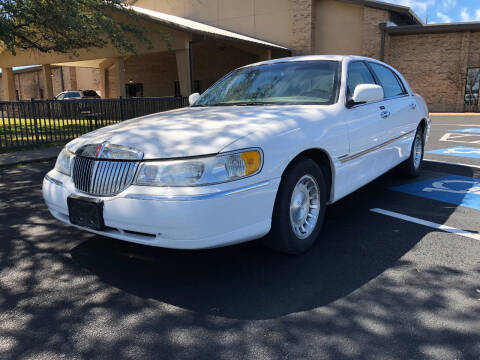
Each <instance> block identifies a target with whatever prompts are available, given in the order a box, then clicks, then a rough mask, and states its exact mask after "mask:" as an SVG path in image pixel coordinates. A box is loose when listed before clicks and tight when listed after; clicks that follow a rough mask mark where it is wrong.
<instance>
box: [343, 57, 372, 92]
mask: <svg viewBox="0 0 480 360" xmlns="http://www.w3.org/2000/svg"><path fill="white" fill-rule="evenodd" d="M360 84H375V79H374V78H373V75H372V73H371V72H370V70H368V67H367V65H365V63H363V62H361V61H356V62H353V63H351V64H350V65H349V66H348V73H347V92H348V96H349V97H350V96H353V93H354V92H355V88H356V87H357V85H360Z"/></svg>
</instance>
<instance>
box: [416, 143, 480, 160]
mask: <svg viewBox="0 0 480 360" xmlns="http://www.w3.org/2000/svg"><path fill="white" fill-rule="evenodd" d="M425 152H426V153H427V154H438V155H447V156H458V157H465V158H474V159H480V148H476V147H467V146H456V147H451V148H444V149H437V150H430V151H425Z"/></svg>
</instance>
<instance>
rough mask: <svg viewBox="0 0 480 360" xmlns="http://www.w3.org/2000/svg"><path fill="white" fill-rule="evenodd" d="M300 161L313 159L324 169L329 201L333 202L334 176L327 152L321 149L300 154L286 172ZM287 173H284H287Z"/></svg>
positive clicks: (291, 162)
mask: <svg viewBox="0 0 480 360" xmlns="http://www.w3.org/2000/svg"><path fill="white" fill-rule="evenodd" d="M300 159H312V160H313V161H315V162H316V163H317V164H318V165H319V166H320V168H321V169H322V172H323V175H324V176H325V182H326V185H327V192H328V194H329V200H331V199H332V193H331V190H332V178H333V174H332V164H331V162H330V157H329V156H328V154H327V153H326V152H325V151H323V150H320V149H308V150H305V151H303V152H301V153H300V154H298V155H297V156H296V157H295V158H294V159H293V160H292V161H290V163H289V164H288V166H287V167H286V168H285V171H286V169H288V168H289V167H290V166H291V165H292V164H294V163H295V162H297V161H298V160H300ZM285 171H284V172H283V173H285Z"/></svg>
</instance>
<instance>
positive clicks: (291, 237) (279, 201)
mask: <svg viewBox="0 0 480 360" xmlns="http://www.w3.org/2000/svg"><path fill="white" fill-rule="evenodd" d="M304 175H311V176H313V177H314V179H315V181H316V182H317V185H318V188H319V191H320V201H319V214H318V219H317V223H316V225H315V229H314V230H313V232H312V233H311V234H310V236H308V237H307V238H305V239H300V238H298V237H297V236H296V235H295V233H294V232H293V229H292V227H291V224H290V201H291V197H292V193H293V189H294V188H295V185H296V184H297V182H298V181H299V180H300V179H301V178H302V177H303V176H304ZM327 197H328V194H327V190H326V185H325V180H324V174H323V171H322V169H321V167H320V166H319V165H318V164H317V163H316V162H315V161H313V160H311V159H301V160H298V161H297V162H296V163H294V164H292V165H291V166H290V167H289V168H288V169H287V171H286V172H285V173H284V175H283V177H282V181H281V182H280V186H279V189H278V192H277V198H276V200H275V206H274V210H273V216H272V229H271V231H270V233H269V236H268V237H267V245H268V246H269V247H271V248H274V249H275V250H278V251H281V252H284V253H288V254H299V253H302V252H304V251H306V250H307V249H309V248H310V247H311V246H312V245H313V243H314V242H315V240H316V239H317V238H318V236H319V234H320V231H321V228H322V224H323V218H324V215H325V204H326V199H327Z"/></svg>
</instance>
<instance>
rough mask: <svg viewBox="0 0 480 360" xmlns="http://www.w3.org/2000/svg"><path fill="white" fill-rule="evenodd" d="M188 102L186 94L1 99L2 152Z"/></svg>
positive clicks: (66, 137) (68, 137)
mask: <svg viewBox="0 0 480 360" xmlns="http://www.w3.org/2000/svg"><path fill="white" fill-rule="evenodd" d="M187 105H188V99H187V98H184V97H158V98H126V99H83V100H32V101H12V102H5V101H3V102H0V151H4V150H10V149H17V148H25V147H30V146H36V145H41V144H49V143H63V142H66V141H69V140H71V139H74V138H76V137H78V136H80V135H82V134H85V133H87V132H89V131H92V130H95V129H98V128H100V127H103V126H106V125H111V124H115V123H118V122H121V121H124V120H128V119H132V118H135V117H138V116H143V115H148V114H154V113H157V112H161V111H166V110H172V109H177V108H181V107H185V106H187Z"/></svg>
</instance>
